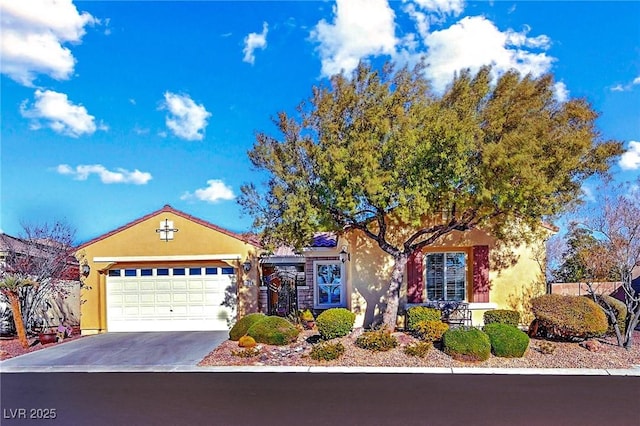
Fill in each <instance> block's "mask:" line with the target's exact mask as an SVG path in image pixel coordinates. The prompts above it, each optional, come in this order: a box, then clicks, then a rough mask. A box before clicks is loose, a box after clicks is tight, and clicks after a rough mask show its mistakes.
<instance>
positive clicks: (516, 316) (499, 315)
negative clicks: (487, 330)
mask: <svg viewBox="0 0 640 426" xmlns="http://www.w3.org/2000/svg"><path fill="white" fill-rule="evenodd" d="M483 319H484V323H485V325H487V324H496V323H497V324H509V325H512V326H514V327H517V326H518V324H520V312H518V311H512V310H510V309H495V310H492V311H487V312H485V313H484V315H483Z"/></svg>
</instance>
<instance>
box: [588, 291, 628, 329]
mask: <svg viewBox="0 0 640 426" xmlns="http://www.w3.org/2000/svg"><path fill="white" fill-rule="evenodd" d="M585 297H591V296H585ZM596 298H597V300H598V305H600V306H602V309H607V304H609V306H611V308H613V311H614V312H615V315H616V321H617V322H618V327H620V334H624V332H625V330H626V328H627V325H626V322H625V321H626V320H627V305H625V304H624V302H623V301H621V300H618V299H616V298H615V297H613V296H609V295H606V294H602V295H598V296H596ZM592 300H593V299H592ZM605 315H606V314H605ZM607 322H608V323H609V328H608V329H607V334H616V330H615V328H614V327H613V322H612V321H611V319H610V318H609V315H607Z"/></svg>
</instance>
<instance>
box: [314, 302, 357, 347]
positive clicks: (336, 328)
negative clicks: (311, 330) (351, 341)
mask: <svg viewBox="0 0 640 426" xmlns="http://www.w3.org/2000/svg"><path fill="white" fill-rule="evenodd" d="M355 321H356V314H354V313H353V312H351V311H349V310H348V309H345V308H331V309H327V310H326V311H324V312H323V313H321V314H320V315H318V318H316V327H317V328H318V332H319V333H320V336H322V338H323V339H324V340H329V339H335V338H336V337H343V336H346V335H347V334H349V333H350V332H351V329H353V323H354V322H355Z"/></svg>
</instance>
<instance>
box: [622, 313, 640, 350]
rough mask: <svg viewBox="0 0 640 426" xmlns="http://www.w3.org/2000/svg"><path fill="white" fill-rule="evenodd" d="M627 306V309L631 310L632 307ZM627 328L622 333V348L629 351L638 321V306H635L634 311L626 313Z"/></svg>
mask: <svg viewBox="0 0 640 426" xmlns="http://www.w3.org/2000/svg"><path fill="white" fill-rule="evenodd" d="M630 305H631V304H628V305H627V308H632V307H633V305H631V306H630ZM627 318H628V319H629V321H627V328H626V330H625V331H624V348H625V349H626V350H629V349H631V344H632V343H633V331H634V330H635V328H636V327H637V326H638V322H639V321H640V306H638V305H636V306H635V311H629V312H628V313H627Z"/></svg>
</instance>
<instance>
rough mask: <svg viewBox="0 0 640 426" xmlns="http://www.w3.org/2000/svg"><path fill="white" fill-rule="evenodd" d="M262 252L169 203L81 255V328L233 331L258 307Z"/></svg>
mask: <svg viewBox="0 0 640 426" xmlns="http://www.w3.org/2000/svg"><path fill="white" fill-rule="evenodd" d="M259 249H260V245H259V244H258V243H257V242H256V241H255V240H254V239H252V238H251V237H250V236H245V235H240V234H237V233H234V232H231V231H228V230H226V229H223V228H221V227H219V226H216V225H214V224H212V223H209V222H207V221H204V220H202V219H198V218H196V217H193V216H191V215H189V214H187V213H184V212H182V211H179V210H176V209H174V208H173V207H171V206H169V205H165V206H164V207H163V208H161V209H160V210H157V211H154V212H152V213H150V214H148V215H146V216H143V217H141V218H139V219H136V220H134V221H132V222H130V223H128V224H126V225H123V226H121V227H119V228H117V229H115V230H113V231H110V232H108V233H106V234H104V235H101V236H99V237H97V238H94V239H92V240H90V241H88V242H86V243H84V244H82V245H80V246H79V247H78V250H77V252H76V256H77V257H78V259H79V261H80V263H81V265H82V266H81V270H84V271H85V272H84V273H85V277H84V278H83V280H84V284H85V286H86V287H87V288H86V289H83V291H82V299H83V301H82V305H81V314H82V316H81V321H80V327H81V330H82V333H83V334H95V333H102V332H107V331H171V330H224V329H227V328H228V326H229V323H230V321H232V320H233V317H234V316H235V315H236V314H240V315H243V314H244V313H245V312H253V311H255V310H257V299H258V296H257V294H258V291H257V286H256V285H255V283H256V282H257V275H256V271H257V267H256V265H257V260H256V255H257V253H258V250H259ZM236 309H237V312H236Z"/></svg>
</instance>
